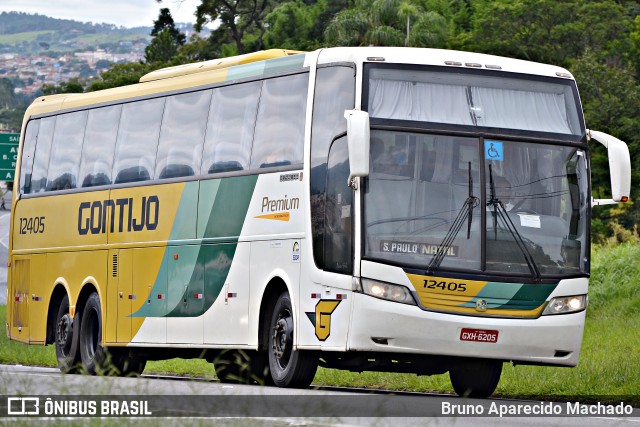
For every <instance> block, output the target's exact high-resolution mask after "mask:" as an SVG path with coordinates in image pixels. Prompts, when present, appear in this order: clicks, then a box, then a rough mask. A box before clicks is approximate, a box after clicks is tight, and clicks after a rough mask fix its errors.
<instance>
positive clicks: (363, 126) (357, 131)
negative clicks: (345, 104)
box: [344, 110, 369, 186]
mask: <svg viewBox="0 0 640 427" xmlns="http://www.w3.org/2000/svg"><path fill="white" fill-rule="evenodd" d="M344 118H345V119H347V144H348V146H349V185H350V186H352V185H353V183H354V178H355V177H361V176H362V177H364V176H368V175H369V113H367V112H366V111H360V110H346V111H345V112H344Z"/></svg>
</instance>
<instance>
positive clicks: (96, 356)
mask: <svg viewBox="0 0 640 427" xmlns="http://www.w3.org/2000/svg"><path fill="white" fill-rule="evenodd" d="M79 342H80V358H81V359H82V364H83V365H84V367H85V369H86V370H87V372H88V373H89V374H91V375H94V374H96V373H102V371H103V364H104V360H105V359H106V352H105V351H104V350H103V348H102V311H101V310H100V298H98V294H97V293H95V292H94V293H92V294H91V295H90V296H89V299H88V300H87V303H86V304H85V306H84V309H83V310H82V320H81V321H80V339H79Z"/></svg>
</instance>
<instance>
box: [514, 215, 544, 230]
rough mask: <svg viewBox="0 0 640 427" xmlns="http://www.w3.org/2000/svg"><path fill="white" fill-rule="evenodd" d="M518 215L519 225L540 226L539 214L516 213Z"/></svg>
mask: <svg viewBox="0 0 640 427" xmlns="http://www.w3.org/2000/svg"><path fill="white" fill-rule="evenodd" d="M518 216H519V217H520V225H521V226H522V227H530V228H540V216H539V215H523V214H518Z"/></svg>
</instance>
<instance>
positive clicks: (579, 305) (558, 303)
mask: <svg viewBox="0 0 640 427" xmlns="http://www.w3.org/2000/svg"><path fill="white" fill-rule="evenodd" d="M586 307H587V296H586V295H574V296H569V297H556V298H553V299H551V301H549V304H547V308H545V309H544V311H543V312H542V315H543V316H544V315H547V314H565V313H575V312H577V311H582V310H584V309H585V308H586Z"/></svg>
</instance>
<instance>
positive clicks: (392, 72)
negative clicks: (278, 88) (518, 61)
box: [367, 65, 584, 139]
mask: <svg viewBox="0 0 640 427" xmlns="http://www.w3.org/2000/svg"><path fill="white" fill-rule="evenodd" d="M367 71H368V82H369V84H368V91H369V93H368V95H369V96H368V100H369V102H368V111H369V114H370V116H371V117H373V118H378V119H393V120H411V121H416V122H428V123H442V124H448V125H456V126H467V127H468V126H473V127H480V128H490V129H508V130H510V131H511V133H523V132H526V133H527V134H530V133H531V132H546V133H555V134H559V135H563V136H564V137H565V138H566V137H572V136H573V137H576V136H577V137H581V136H582V135H583V134H584V129H583V126H582V124H581V120H580V118H579V117H580V115H579V114H578V105H577V103H576V99H577V95H576V93H575V87H574V85H573V81H572V80H567V79H560V78H553V79H552V78H543V77H538V78H533V77H532V76H527V78H521V77H516V76H518V75H515V76H514V75H513V74H511V75H506V76H505V75H500V76H497V75H495V73H491V72H489V71H486V70H483V71H482V74H477V73H474V70H461V69H456V70H455V72H442V71H433V67H432V68H426V67H417V66H416V67H407V66H404V67H403V68H395V67H394V66H393V65H386V66H383V65H375V66H369V67H368V68H367ZM447 71H451V70H450V69H448V70H447ZM476 71H477V70H476ZM502 74H505V73H502ZM574 139H575V138H574Z"/></svg>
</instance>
